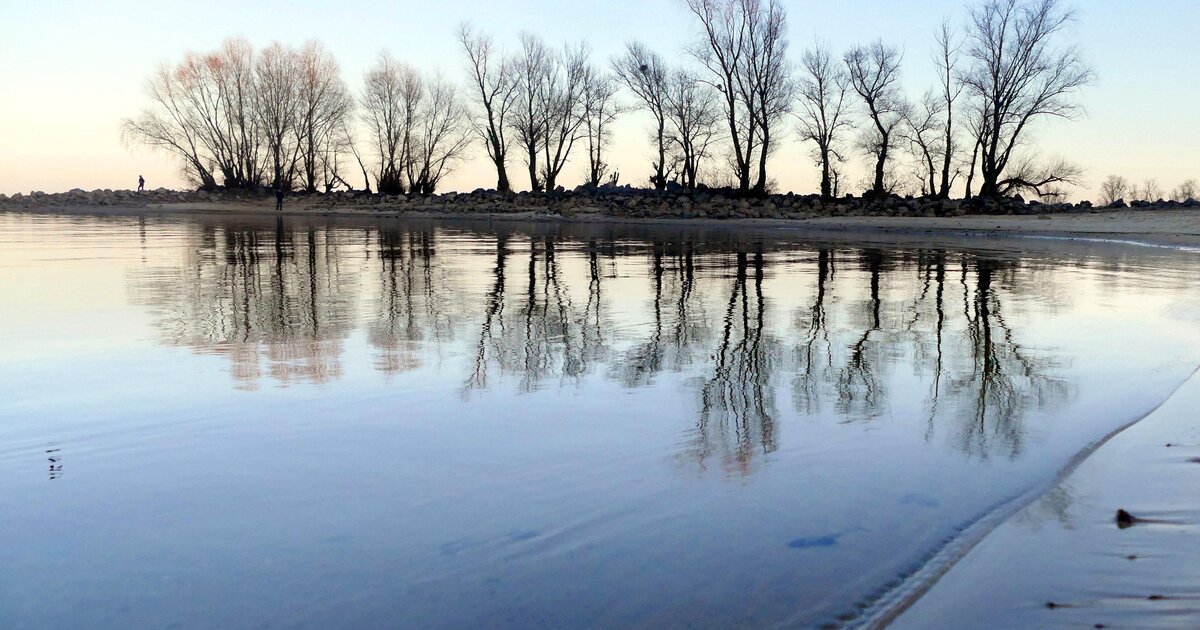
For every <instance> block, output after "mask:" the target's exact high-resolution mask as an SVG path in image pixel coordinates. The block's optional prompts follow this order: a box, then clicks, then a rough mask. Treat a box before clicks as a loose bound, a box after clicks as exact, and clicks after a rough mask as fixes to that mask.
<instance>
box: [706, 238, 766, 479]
mask: <svg viewBox="0 0 1200 630" xmlns="http://www.w3.org/2000/svg"><path fill="white" fill-rule="evenodd" d="M736 261H737V262H736V273H735V276H734V281H733V283H732V286H731V287H730V289H729V300H728V302H727V304H726V308H725V316H724V321H723V325H722V327H721V331H720V337H719V339H718V341H717V347H716V351H715V352H714V353H713V365H712V366H711V374H712V375H711V376H710V377H708V378H707V379H706V380H705V381H704V383H703V385H702V386H701V388H700V401H701V405H700V417H699V419H698V420H697V424H696V434H695V440H694V444H693V446H692V449H693V456H694V457H695V458H696V460H697V462H698V463H699V464H700V465H701V467H704V466H705V464H706V462H707V460H708V459H709V458H710V457H712V456H714V455H716V456H719V457H720V458H721V460H722V463H723V464H724V466H725V467H726V468H727V469H732V470H736V471H739V472H742V473H746V472H749V470H750V465H751V461H752V460H753V458H754V456H755V454H756V453H758V452H760V451H761V453H763V454H766V453H770V452H772V451H774V450H775V449H776V441H775V418H774V415H775V413H776V410H775V388H774V385H773V383H772V377H773V374H774V371H773V370H774V367H775V365H776V363H777V359H778V354H779V350H778V341H777V340H776V339H775V338H774V337H773V336H771V335H770V334H768V333H766V331H765V328H766V327H765V311H766V299H765V297H764V296H763V267H764V262H763V253H762V251H756V252H755V253H754V255H753V263H752V264H753V269H754V275H753V280H752V281H751V278H750V274H749V267H750V264H751V263H750V262H749V261H748V255H747V254H746V253H745V252H742V251H739V252H737V254H736Z"/></svg>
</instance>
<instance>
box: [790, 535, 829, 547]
mask: <svg viewBox="0 0 1200 630" xmlns="http://www.w3.org/2000/svg"><path fill="white" fill-rule="evenodd" d="M839 537H841V534H829V535H826V536H813V537H812V538H797V539H796V540H793V541H792V542H790V543H788V547H791V548H792V549H807V548H809V547H832V546H834V545H836V544H837V541H838V538H839Z"/></svg>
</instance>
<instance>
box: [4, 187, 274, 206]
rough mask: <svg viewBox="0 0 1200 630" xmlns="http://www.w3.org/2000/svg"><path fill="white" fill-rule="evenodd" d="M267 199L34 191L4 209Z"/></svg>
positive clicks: (231, 194)
mask: <svg viewBox="0 0 1200 630" xmlns="http://www.w3.org/2000/svg"><path fill="white" fill-rule="evenodd" d="M263 199H267V197H266V196H264V195H263V194H260V193H253V192H249V191H244V192H243V191H236V192H235V191H206V190H169V189H166V188H156V189H154V190H144V191H141V192H138V191H136V190H110V189H107V188H106V189H103V190H100V189H97V190H83V189H81V188H72V189H71V190H68V191H67V192H60V193H45V192H41V191H34V192H31V193H29V194H22V193H16V194H14V195H12V196H7V195H4V194H0V208H29V209H36V208H50V209H53V208H73V207H92V206H96V207H104V206H116V207H126V208H138V207H144V206H149V205H157V204H167V203H206V202H223V201H252V200H253V201H258V200H263Z"/></svg>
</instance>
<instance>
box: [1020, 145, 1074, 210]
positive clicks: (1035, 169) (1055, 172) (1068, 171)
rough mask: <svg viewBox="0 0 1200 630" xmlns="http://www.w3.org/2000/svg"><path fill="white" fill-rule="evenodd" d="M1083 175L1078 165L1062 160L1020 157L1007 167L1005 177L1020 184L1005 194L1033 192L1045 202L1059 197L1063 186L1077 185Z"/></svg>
mask: <svg viewBox="0 0 1200 630" xmlns="http://www.w3.org/2000/svg"><path fill="white" fill-rule="evenodd" d="M1082 174H1083V171H1082V169H1080V168H1079V165H1078V164H1075V163H1073V162H1069V161H1067V160H1065V159H1063V158H1055V159H1052V160H1048V161H1047V160H1037V159H1034V158H1033V157H1032V156H1027V155H1026V156H1021V157H1019V158H1018V159H1017V160H1016V161H1014V162H1013V163H1011V164H1010V165H1009V167H1008V175H1006V176H1005V177H1006V178H1008V179H1012V180H1014V181H1019V182H1022V184H1020V185H1019V186H1016V185H1014V186H1012V187H1010V188H1007V189H1005V194H1008V193H1012V194H1016V192H1017V191H1018V190H1027V191H1030V192H1033V193H1034V194H1036V195H1037V196H1038V197H1041V198H1042V199H1043V200H1045V199H1046V198H1048V197H1061V196H1062V188H1063V186H1064V185H1072V186H1074V185H1077V184H1078V183H1079V176H1080V175H1082Z"/></svg>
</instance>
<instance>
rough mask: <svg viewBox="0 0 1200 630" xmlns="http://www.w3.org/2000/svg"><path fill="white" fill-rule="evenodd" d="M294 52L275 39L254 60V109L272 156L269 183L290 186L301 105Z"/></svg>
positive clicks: (296, 154)
mask: <svg viewBox="0 0 1200 630" xmlns="http://www.w3.org/2000/svg"><path fill="white" fill-rule="evenodd" d="M298 76H299V63H298V61H297V55H296V52H295V51H293V50H292V49H290V48H286V47H284V46H283V45H282V44H280V43H278V42H275V43H272V44H271V45H270V46H267V48H266V49H264V50H263V51H262V52H261V53H259V55H258V59H257V60H256V61H255V64H254V113H255V115H257V116H258V120H259V125H260V126H261V128H262V131H263V138H264V139H265V140H266V149H267V153H268V154H269V156H270V158H271V166H272V171H271V178H272V179H271V184H270V185H271V187H273V188H275V189H276V190H291V189H292V176H293V174H294V167H295V164H296V158H297V156H298V153H299V150H300V144H299V142H297V138H296V137H295V136H294V133H293V132H294V131H295V129H296V119H297V114H298V113H299V109H300V90H299V85H298V82H297V81H296V79H297V77H298Z"/></svg>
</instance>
